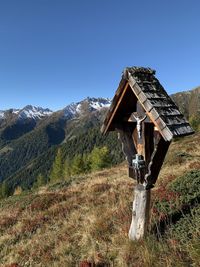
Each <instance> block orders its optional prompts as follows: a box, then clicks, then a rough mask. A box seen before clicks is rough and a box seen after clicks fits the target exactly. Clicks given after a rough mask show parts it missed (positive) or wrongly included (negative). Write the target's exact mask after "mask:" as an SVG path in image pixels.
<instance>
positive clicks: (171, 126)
mask: <svg viewBox="0 0 200 267" xmlns="http://www.w3.org/2000/svg"><path fill="white" fill-rule="evenodd" d="M154 75H155V71H154V70H152V69H150V68H143V67H128V68H125V69H124V71H123V74H122V78H121V81H120V83H119V86H118V89H117V91H116V93H115V96H114V98H113V100H112V104H111V106H110V108H109V110H108V112H107V115H106V117H105V120H104V122H103V125H102V128H101V131H102V133H103V134H106V133H107V132H109V131H115V130H116V131H117V132H118V136H119V139H120V140H121V142H122V150H123V152H124V154H125V156H126V159H127V162H128V170H129V177H130V178H133V179H135V180H136V186H135V189H134V200H133V210H132V222H131V226H130V230H129V238H130V239H131V240H138V239H141V238H143V237H144V235H145V233H146V232H147V229H148V225H149V217H150V215H149V214H150V198H151V189H152V188H153V187H154V185H155V183H156V180H157V178H158V175H159V172H160V169H161V167H162V164H163V162H164V158H165V155H166V153H167V150H168V148H169V145H170V143H171V141H172V138H173V137H178V136H185V135H189V134H192V133H193V132H194V131H193V129H192V128H191V127H190V125H189V123H188V122H187V121H186V120H185V118H184V117H183V115H182V114H181V113H180V111H179V110H178V108H177V106H176V105H175V103H174V102H173V101H172V100H171V98H170V97H169V95H168V94H167V92H166V91H165V90H164V88H163V87H162V85H161V84H160V83H159V81H158V79H157V78H156V77H155V76H154Z"/></svg>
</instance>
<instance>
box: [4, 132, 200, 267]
mask: <svg viewBox="0 0 200 267" xmlns="http://www.w3.org/2000/svg"><path fill="white" fill-rule="evenodd" d="M199 158H200V134H196V135H194V136H190V137H185V138H183V139H181V140H177V141H176V142H173V144H172V145H171V147H170V151H169V153H168V156H167V158H166V161H165V163H164V166H163V168H162V171H161V174H160V177H159V180H158V183H157V185H156V187H155V188H154V189H153V190H152V191H153V194H152V212H151V213H152V219H151V225H150V232H149V234H148V236H147V237H146V239H145V240H143V241H138V242H130V241H129V240H128V236H127V235H128V230H129V226H130V221H131V205H132V199H133V187H134V181H133V180H131V179H130V178H128V177H127V167H126V165H125V164H121V165H119V166H117V167H115V168H111V169H106V170H103V171H101V172H96V173H92V174H89V175H84V176H79V177H73V179H71V180H66V181H64V182H63V183H60V184H59V183H58V184H54V185H51V186H48V187H44V188H40V190H39V191H35V192H32V193H27V194H22V195H16V196H12V197H9V198H8V199H5V200H2V201H1V202H0V232H1V234H0V266H2V267H3V266H7V267H17V266H18V267H19V266H44V267H46V266H69V267H71V266H80V267H89V266H99V267H100V266H116V267H117V266H120V267H121V266H122V267H123V266H135V267H140V266H141V267H145V266H149V267H152V266H155V267H156V266H158V267H160V266H180V267H182V266H200V264H199V262H200V241H199V240H200V238H199V235H200V205H199V201H200V189H199V184H200V161H199Z"/></svg>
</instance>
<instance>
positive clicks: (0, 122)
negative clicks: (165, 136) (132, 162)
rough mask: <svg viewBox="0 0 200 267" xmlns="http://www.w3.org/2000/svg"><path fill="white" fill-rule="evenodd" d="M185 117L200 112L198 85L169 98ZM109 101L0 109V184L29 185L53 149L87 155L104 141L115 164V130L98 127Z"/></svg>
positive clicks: (118, 148)
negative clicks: (102, 130)
mask: <svg viewBox="0 0 200 267" xmlns="http://www.w3.org/2000/svg"><path fill="white" fill-rule="evenodd" d="M171 97H172V99H173V100H174V101H175V102H176V103H177V105H178V106H179V108H180V110H181V111H182V112H183V113H184V114H185V116H186V117H187V119H189V118H190V117H191V116H193V115H194V114H198V112H199V111H200V88H196V89H194V90H191V91H187V92H181V93H176V94H174V95H172V96H171ZM110 104H111V100H110V99H107V98H89V97H88V98H86V99H84V100H82V101H80V102H78V103H72V104H70V105H68V106H66V107H65V108H63V109H62V110H59V111H56V112H53V111H52V110H50V109H48V108H41V107H34V106H32V105H27V106H26V107H24V108H22V109H9V110H6V111H0V182H3V181H4V180H5V181H6V182H7V183H8V184H9V187H10V188H11V189H12V190H13V189H14V188H16V187H17V186H18V185H20V186H21V187H22V188H23V189H29V188H30V187H31V186H32V185H33V183H34V181H35V180H36V177H37V176H38V174H43V175H45V176H48V175H49V171H50V169H51V166H52V163H53V160H54V158H55V153H56V151H57V148H58V147H62V151H63V156H64V157H69V158H73V157H74V156H75V155H77V154H83V153H90V152H91V150H92V149H93V148H94V146H95V145H96V146H102V145H106V146H108V148H109V149H110V151H111V154H112V155H113V164H115V163H118V162H120V161H121V160H122V159H123V155H122V152H121V145H120V144H119V142H118V140H117V135H116V133H111V134H109V135H108V136H107V137H103V136H102V135H101V133H100V131H99V128H100V125H101V124H102V121H103V119H104V116H105V113H106V111H107V109H108V107H109V106H110Z"/></svg>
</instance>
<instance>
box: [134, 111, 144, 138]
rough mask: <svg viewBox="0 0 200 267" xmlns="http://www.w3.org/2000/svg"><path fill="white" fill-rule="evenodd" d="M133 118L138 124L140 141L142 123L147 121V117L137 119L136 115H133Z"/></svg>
mask: <svg viewBox="0 0 200 267" xmlns="http://www.w3.org/2000/svg"><path fill="white" fill-rule="evenodd" d="M133 117H134V118H135V120H136V122H137V126H136V127H137V132H138V137H139V139H141V137H142V122H143V121H144V120H145V119H146V117H147V116H146V115H145V116H144V117H143V118H142V119H140V118H139V117H136V116H135V115H134V114H133Z"/></svg>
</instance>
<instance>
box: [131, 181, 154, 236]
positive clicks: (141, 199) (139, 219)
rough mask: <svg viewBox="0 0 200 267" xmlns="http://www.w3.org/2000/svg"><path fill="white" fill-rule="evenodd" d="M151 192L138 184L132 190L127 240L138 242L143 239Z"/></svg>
mask: <svg viewBox="0 0 200 267" xmlns="http://www.w3.org/2000/svg"><path fill="white" fill-rule="evenodd" d="M150 201H151V190H150V189H149V190H146V188H145V186H144V185H142V184H138V185H136V187H135V190H134V201H133V211H132V222H131V226H130V230H129V239H131V240H138V239H141V238H143V237H144V235H145V233H146V231H147V229H148V224H149V217H150Z"/></svg>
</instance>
